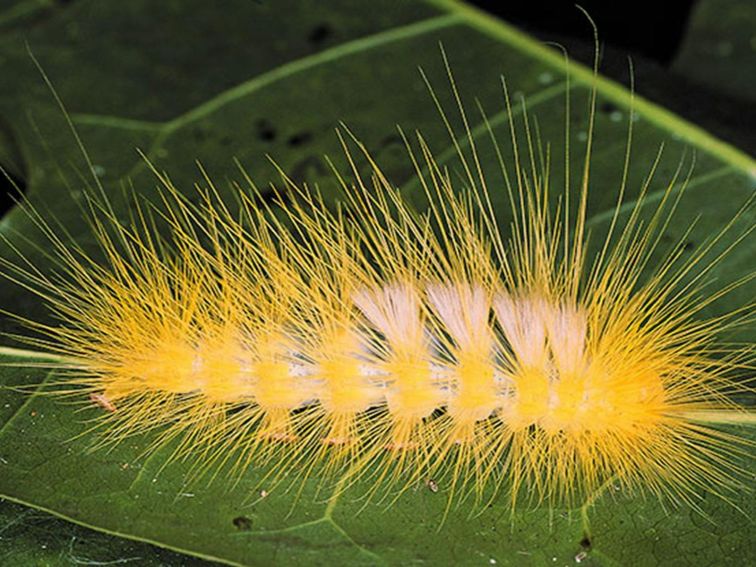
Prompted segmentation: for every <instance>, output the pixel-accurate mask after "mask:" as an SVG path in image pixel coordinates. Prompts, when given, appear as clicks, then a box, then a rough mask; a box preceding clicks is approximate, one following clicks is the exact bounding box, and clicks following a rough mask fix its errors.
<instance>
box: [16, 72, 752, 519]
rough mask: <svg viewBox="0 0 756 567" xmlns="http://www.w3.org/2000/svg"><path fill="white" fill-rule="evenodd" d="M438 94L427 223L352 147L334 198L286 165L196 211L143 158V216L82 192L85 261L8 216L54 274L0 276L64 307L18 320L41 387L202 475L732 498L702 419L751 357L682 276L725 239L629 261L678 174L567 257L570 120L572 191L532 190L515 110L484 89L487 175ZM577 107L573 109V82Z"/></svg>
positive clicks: (582, 224) (425, 182)
mask: <svg viewBox="0 0 756 567" xmlns="http://www.w3.org/2000/svg"><path fill="white" fill-rule="evenodd" d="M452 89H453V90H454V94H455V96H456V97H457V101H458V103H459V112H460V115H461V118H462V121H463V123H464V125H465V129H466V134H467V146H468V151H467V152H465V151H463V150H462V148H461V147H460V146H459V145H457V151H458V153H459V157H460V163H461V170H460V171H458V172H451V171H448V170H445V169H443V168H441V167H440V166H439V165H438V164H437V162H436V161H435V160H434V157H433V155H432V152H431V151H430V149H429V147H428V145H427V144H426V143H425V140H424V139H423V138H422V136H420V135H418V138H417V142H416V144H417V146H418V147H419V150H415V151H414V152H413V150H412V149H411V148H412V145H413V144H412V143H411V142H410V141H409V140H408V139H407V138H405V142H406V143H407V147H408V149H410V158H411V159H412V162H413V163H414V165H415V168H416V171H417V179H418V182H419V184H420V186H421V187H422V188H423V192H424V195H425V197H426V199H427V201H428V203H429V206H428V209H427V211H426V212H424V213H420V212H417V211H416V210H415V209H414V208H413V207H412V206H410V205H409V204H408V202H407V200H406V199H405V197H404V196H403V195H402V194H401V192H400V191H399V190H398V189H396V188H395V187H394V186H393V185H392V183H391V181H390V180H389V179H387V178H386V176H385V175H384V174H383V173H382V172H381V169H380V167H379V165H378V164H377V163H375V162H374V161H373V160H372V158H371V157H370V153H369V152H368V150H367V149H366V148H364V147H363V146H362V145H361V144H360V143H359V142H358V141H357V140H356V139H355V138H354V137H353V136H351V135H347V136H343V137H342V145H343V147H344V150H345V152H346V156H347V158H348V161H349V163H350V164H351V167H350V169H349V171H345V172H337V173H336V178H337V179H338V182H339V184H340V186H341V189H342V199H343V202H342V203H341V205H340V206H338V207H333V206H329V205H328V204H327V203H325V201H324V200H323V198H322V197H320V196H319V194H318V193H317V191H314V190H312V189H310V188H307V187H306V186H297V185H296V184H295V183H294V182H292V181H291V180H289V179H288V178H285V187H284V188H283V189H281V190H280V192H279V194H278V195H279V196H278V199H277V201H276V206H275V207H272V206H267V205H265V204H261V200H260V199H258V198H257V197H258V195H257V193H256V190H255V189H254V188H253V189H252V190H250V192H248V193H244V192H243V193H240V195H239V203H238V207H236V206H235V207H231V206H229V205H227V204H226V203H225V202H224V200H223V199H222V198H221V197H220V196H219V193H218V192H217V190H216V189H215V187H214V186H213V185H212V183H211V182H210V181H209V180H206V187H205V188H203V189H198V191H197V197H198V198H199V204H195V203H193V202H192V201H191V200H189V199H187V198H186V197H184V196H183V195H182V193H181V192H180V191H179V190H178V189H177V188H176V187H174V186H173V185H172V184H171V182H170V180H169V178H168V177H167V176H166V175H164V174H162V173H160V172H158V171H155V174H156V176H157V178H158V179H159V181H160V184H161V187H162V189H161V193H160V195H161V201H162V202H161V203H160V205H162V206H161V207H159V212H157V213H156V212H155V210H157V209H153V208H152V207H151V206H148V207H145V206H144V205H143V204H140V203H139V202H138V201H136V202H135V205H134V209H133V213H132V216H131V218H130V219H129V220H128V221H127V222H122V221H121V220H119V219H118V218H117V215H116V214H115V213H114V212H113V210H112V209H111V208H110V207H109V204H108V202H107V199H104V198H102V197H99V196H91V197H89V200H88V210H89V220H90V223H91V227H92V231H93V234H94V235H95V237H96V239H97V241H98V244H99V249H100V251H101V253H102V256H103V258H104V261H103V262H99V263H98V262H94V261H93V260H92V259H91V258H90V257H89V256H87V255H86V254H83V253H81V251H79V250H77V249H75V248H74V249H71V247H70V245H69V244H68V243H66V242H64V241H63V240H62V239H61V238H59V237H58V236H56V234H55V233H54V231H53V230H52V228H51V226H50V225H49V224H47V223H46V221H45V220H44V219H43V218H42V216H41V215H39V214H38V213H37V212H35V211H34V210H32V209H30V210H29V211H28V212H29V214H30V215H31V217H32V218H33V219H35V221H36V222H37V224H38V226H39V227H40V228H42V230H43V231H44V232H45V233H46V234H47V236H48V238H49V240H50V243H51V246H52V250H53V252H52V257H53V258H54V261H55V264H56V271H55V274H54V275H49V274H46V273H42V272H41V271H39V270H36V269H35V268H34V266H30V265H28V264H27V263H25V262H24V258H23V257H20V258H10V259H8V258H6V259H3V260H2V267H3V275H4V276H5V277H6V278H9V279H11V280H13V281H16V282H18V283H20V284H21V285H24V286H27V287H29V288H31V289H33V290H34V291H36V292H37V293H38V294H39V295H40V296H41V297H42V298H43V299H44V300H45V301H46V302H47V304H48V305H49V307H50V308H51V310H52V311H53V313H54V314H55V316H56V317H57V318H58V319H59V320H60V321H61V324H60V325H58V326H50V325H43V324H37V325H35V324H34V323H33V322H31V323H30V322H28V321H27V323H28V324H30V325H31V327H32V329H34V330H35V331H36V332H37V335H36V336H35V337H31V338H28V340H29V341H30V342H31V343H32V344H34V345H36V346H42V347H43V348H45V349H46V350H48V351H50V352H53V353H56V354H58V355H59V356H60V359H59V360H60V362H59V363H58V365H57V367H58V368H60V369H61V370H62V371H63V373H62V375H63V378H62V380H61V384H60V388H59V390H60V391H61V392H62V393H67V394H75V395H84V396H85V397H86V396H87V395H88V396H89V399H91V402H92V403H95V404H97V405H98V406H100V407H101V408H102V409H103V412H102V415H101V417H100V419H99V422H98V425H97V428H98V429H99V430H100V432H101V434H102V437H101V439H102V441H103V442H104V443H109V442H119V441H121V440H123V439H124V438H127V437H129V436H131V435H135V434H141V433H144V432H152V434H153V435H154V443H153V448H157V447H161V446H163V445H164V444H166V443H169V442H176V443H177V445H176V449H175V452H174V455H173V457H174V458H188V459H192V460H193V461H195V462H196V463H197V466H198V467H199V469H201V470H203V471H204V470H207V469H208V468H211V467H213V466H218V465H220V464H223V463H227V462H229V461H231V462H233V463H234V466H235V467H236V468H237V469H238V470H244V469H246V468H247V467H250V466H252V467H257V466H261V467H266V468H267V469H268V470H270V472H269V473H268V475H267V476H266V480H267V481H269V482H275V481H277V480H280V479H282V478H284V477H285V476H287V475H289V474H291V473H292V472H293V473H294V475H298V476H300V477H307V476H309V475H311V474H315V473H317V474H318V475H322V476H323V477H324V478H330V479H335V480H338V481H340V482H341V483H342V484H344V485H348V484H349V483H350V482H352V481H355V480H358V479H369V480H371V481H372V485H373V486H374V487H375V488H374V489H373V490H375V491H377V490H379V488H380V487H389V488H391V489H398V491H399V492H401V490H402V489H404V488H406V487H408V486H410V485H412V484H413V483H416V482H418V481H419V480H422V479H434V480H433V482H434V484H435V485H436V486H438V484H436V483H437V482H439V481H442V482H443V485H444V486H447V487H451V488H450V492H451V493H452V494H456V493H468V492H472V493H473V494H474V495H475V496H476V497H477V498H478V499H480V498H482V497H483V495H484V494H489V495H490V494H493V495H496V494H499V493H501V492H502V491H504V492H506V493H507V494H508V495H509V498H511V501H512V504H513V505H514V504H515V503H516V502H517V500H518V499H519V498H521V497H522V496H523V493H525V495H526V498H527V499H528V500H530V501H535V502H542V501H547V502H548V503H549V504H551V505H555V504H564V503H566V504H571V503H575V502H576V501H578V500H579V499H580V498H582V497H584V496H585V495H586V494H589V493H592V492H595V491H596V490H598V489H599V487H600V486H602V485H603V484H604V483H606V482H607V481H609V480H612V481H614V482H615V483H616V484H618V485H619V486H621V487H623V488H624V489H626V490H636V491H643V492H646V493H650V494H652V495H654V496H655V497H658V498H660V499H664V500H667V499H672V500H677V501H684V502H687V503H690V504H692V505H694V506H695V495H696V494H698V493H699V492H701V491H711V492H715V493H717V494H719V495H722V496H726V494H727V492H728V490H731V489H733V488H737V487H738V486H739V484H738V483H739V480H738V479H739V477H740V476H741V474H742V471H741V470H739V469H738V467H737V466H736V465H735V464H733V463H734V461H733V459H732V458H731V457H732V454H734V453H737V452H738V451H744V450H745V449H744V447H745V442H744V441H742V440H741V439H739V438H738V437H736V436H734V435H732V434H728V433H726V432H723V431H721V430H719V429H718V428H716V427H715V426H713V425H712V424H711V423H710V422H711V421H712V420H714V421H716V417H712V416H716V415H717V412H720V411H724V412H731V413H733V414H737V412H738V411H740V410H739V408H738V406H737V405H736V404H735V403H734V402H732V401H731V398H730V395H731V394H733V393H737V392H742V391H752V389H751V388H750V387H749V386H748V385H744V384H743V383H742V382H738V381H736V380H734V379H732V375H733V372H734V371H737V370H738V369H742V368H745V367H747V365H748V362H747V360H748V357H749V352H748V351H747V350H742V349H741V350H723V349H717V347H716V346H715V342H714V341H715V339H716V336H717V334H718V332H720V331H722V330H725V329H727V328H728V327H729V326H731V325H733V324H736V323H742V322H743V316H742V314H741V313H740V312H738V311H736V312H734V313H732V314H731V315H730V316H724V317H718V318H715V319H709V320H703V319H702V318H701V317H700V313H701V311H702V310H703V309H704V308H705V307H707V306H708V305H709V304H710V303H711V302H713V301H714V300H715V299H717V298H718V297H720V296H721V293H720V292H716V293H710V294H708V295H702V289H703V281H704V278H705V276H706V274H707V273H708V271H709V270H710V269H711V267H712V266H713V265H715V263H716V262H717V261H718V260H719V259H721V257H722V254H720V255H718V256H717V258H715V260H714V261H711V260H705V259H706V258H707V257H708V256H707V255H708V254H710V253H711V251H712V250H713V248H714V246H715V245H716V244H718V242H719V241H720V239H721V237H722V236H723V235H724V232H723V233H721V234H720V235H718V236H716V237H714V238H712V239H711V240H710V241H709V242H708V243H707V244H706V245H704V246H702V247H701V248H700V249H699V250H697V251H696V252H695V253H694V254H693V255H692V256H690V257H688V258H686V261H684V262H682V261H681V250H682V249H681V248H680V247H675V248H672V249H671V251H670V252H669V253H668V254H667V255H666V256H665V258H664V260H663V261H661V262H660V263H658V264H656V265H653V266H652V265H650V259H651V255H652V253H653V252H654V251H655V250H656V249H657V247H658V246H659V242H660V235H661V234H663V232H664V230H665V228H666V226H667V225H668V223H669V222H671V218H672V215H673V213H674V209H675V205H676V202H677V201H678V200H679V198H680V196H681V195H682V193H683V190H684V184H685V180H684V179H682V178H681V177H682V176H680V174H679V172H678V175H676V176H675V178H674V179H672V180H670V182H669V184H668V186H667V188H666V191H664V194H663V196H662V198H661V200H660V202H659V203H658V206H657V208H656V209H655V211H654V212H653V213H652V214H650V215H647V214H645V212H644V205H645V202H644V194H645V191H646V188H647V187H648V181H647V182H646V184H645V185H644V188H643V189H642V190H641V197H640V198H639V199H638V200H637V201H636V203H635V205H633V206H632V208H631V210H630V212H629V214H628V215H626V216H624V217H623V216H621V214H620V211H621V208H620V205H621V203H622V194H623V192H624V189H625V188H624V184H625V180H626V177H627V176H626V175H625V176H624V178H623V184H622V187H620V190H619V200H618V204H617V207H616V208H615V211H614V215H613V217H612V221H611V224H610V228H609V231H608V234H607V235H606V240H605V244H604V245H603V246H602V247H600V249H599V251H598V253H597V254H596V255H595V257H589V256H588V253H587V229H586V202H587V192H588V187H589V163H590V152H591V135H592V133H591V132H590V131H589V134H588V136H589V140H588V144H587V148H588V149H587V150H586V162H585V163H586V165H585V171H584V174H583V181H582V183H581V186H580V187H579V189H578V190H577V191H574V190H573V189H571V188H570V187H569V186H567V185H566V186H565V187H564V188H563V191H561V192H560V194H559V195H554V192H553V191H552V189H551V187H550V182H549V175H548V157H546V158H545V159H544V155H547V153H546V152H545V151H544V149H543V148H541V147H540V146H539V144H538V143H537V142H535V141H534V140H533V138H532V137H531V124H530V121H529V119H528V117H527V114H525V118H524V121H523V125H524V131H525V135H526V140H527V148H528V151H527V154H526V155H520V154H519V153H518V151H517V148H518V132H517V129H516V128H515V123H516V120H515V117H514V115H513V113H512V106H511V103H510V101H509V98H508V95H506V90H505V95H506V97H505V98H506V102H505V104H506V107H507V109H508V111H509V122H510V124H511V125H512V127H511V137H512V147H513V152H512V155H511V156H509V157H508V158H507V159H505V158H504V157H503V155H502V150H501V149H500V145H499V144H498V143H497V141H496V140H495V139H493V136H492V143H493V145H494V148H496V151H497V152H498V155H499V158H500V160H501V174H502V175H501V177H500V178H499V179H495V180H494V179H491V178H490V177H487V176H486V175H484V174H483V171H482V168H481V166H480V162H479V157H478V155H479V152H478V146H477V144H478V142H477V141H476V140H475V138H474V137H473V136H472V135H471V132H470V129H469V127H468V126H467V124H468V122H467V118H466V115H465V113H464V110H463V106H462V103H461V101H460V100H459V96H458V95H457V93H456V89H455V88H454V85H453V82H452ZM591 105H592V106H591V116H593V112H594V107H595V94H594V97H593V98H592V100H591ZM444 119H445V120H446V118H445V115H444ZM520 135H521V134H520ZM628 156H629V153H628ZM357 158H360V159H362V160H364V161H366V162H367V163H368V164H369V170H370V171H369V173H368V174H367V175H366V174H365V173H364V171H362V169H361V168H360V167H358V166H357V165H356V163H357ZM627 167H628V166H627V161H625V164H624V169H625V172H626V171H627ZM495 191H496V192H505V193H506V195H507V198H508V202H509V206H510V208H511V219H512V220H511V222H510V223H509V224H508V226H501V225H500V221H499V218H500V215H499V214H498V211H496V210H494V207H493V205H492V204H491V199H490V196H491V194H492V193H493V192H495ZM571 193H575V194H574V195H573V194H571ZM555 197H556V199H555ZM555 201H558V204H556V205H555ZM747 206H748V204H747V205H746V207H747ZM744 210H745V209H744ZM505 229H509V232H510V233H511V236H510V237H509V238H508V239H507V238H505V237H504V236H502V234H504V233H506V230H505ZM748 232H749V231H746V232H745V233H743V234H741V235H739V236H738V238H736V241H739V240H742V239H744V238H745V237H746V236H747V234H748ZM726 291H728V290H725V292H726ZM722 293H723V292H722ZM488 497H493V496H488Z"/></svg>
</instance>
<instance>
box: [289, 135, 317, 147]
mask: <svg viewBox="0 0 756 567" xmlns="http://www.w3.org/2000/svg"><path fill="white" fill-rule="evenodd" d="M310 140H312V133H311V132H299V133H298V134H294V135H293V136H291V137H290V138H289V139H288V140H287V141H286V143H287V144H289V145H290V146H291V147H292V148H296V147H299V146H302V145H304V144H306V143H307V142H309V141H310Z"/></svg>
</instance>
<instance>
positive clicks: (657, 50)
mask: <svg viewBox="0 0 756 567" xmlns="http://www.w3.org/2000/svg"><path fill="white" fill-rule="evenodd" d="M468 3H469V4H473V5H475V6H477V7H478V8H480V9H482V10H485V11H487V12H489V13H491V14H493V15H495V16H497V17H499V18H501V19H503V20H506V21H508V22H510V23H512V24H514V25H516V26H517V27H518V28H520V29H522V30H524V31H527V32H528V33H530V34H531V35H533V36H535V37H537V38H538V39H540V40H542V41H549V42H554V43H558V44H560V45H562V46H563V47H565V48H566V49H567V51H568V53H569V54H570V56H571V57H573V58H575V59H578V60H580V61H582V62H583V63H586V64H588V65H591V64H592V62H593V43H592V37H593V30H592V28H591V24H590V22H589V21H588V19H587V18H586V16H585V14H584V13H583V12H582V11H581V10H580V9H578V8H577V4H579V5H580V6H581V7H582V8H583V9H584V10H585V11H586V12H587V13H588V14H590V16H591V18H592V19H593V21H594V22H595V24H596V27H597V28H598V33H599V40H600V43H601V68H600V73H601V74H603V75H605V76H607V77H610V78H612V79H614V80H615V81H618V82H620V83H623V84H625V85H628V84H629V64H628V57H630V58H632V62H633V67H634V76H635V85H636V92H638V93H639V94H640V95H642V96H644V97H646V98H648V99H650V100H652V101H654V102H656V103H658V104H660V105H661V106H664V107H666V108H668V109H669V110H672V111H673V112H675V113H676V114H679V115H680V116H682V117H684V118H686V119H687V120H689V121H690V122H693V123H694V124H697V125H698V126H700V127H702V128H703V129H704V130H708V131H709V132H711V133H712V134H714V135H715V136H717V137H719V138H721V139H723V140H725V141H728V142H730V143H731V144H733V145H735V146H738V147H739V148H741V149H742V150H744V151H745V152H747V153H749V154H751V155H753V154H756V136H754V135H753V132H754V129H756V112H754V109H753V106H754V105H753V102H752V101H748V100H747V99H746V98H745V97H744V98H743V99H739V98H737V97H733V96H732V95H731V94H727V93H725V92H722V91H721V90H718V89H714V88H711V87H709V86H706V85H704V84H702V83H700V82H697V81H695V80H691V79H690V78H689V77H686V76H684V75H682V74H680V73H676V72H674V71H673V70H672V69H671V64H672V62H673V61H674V58H675V56H676V55H677V54H678V52H679V50H680V48H681V45H682V42H683V40H684V37H685V33H686V30H687V29H688V25H689V23H690V18H691V14H692V12H693V10H694V9H695V8H696V6H697V4H698V2H697V0H657V1H655V2H648V1H645V2H644V1H640V2H637V1H636V2H623V1H618V2H612V1H607V0H579V1H578V2H577V3H576V2H575V1H574V0H499V1H496V0H468ZM725 4H729V2H726V1H724V0H723V1H722V5H723V6H724V5H725ZM754 33H755V34H756V31H754ZM752 41H753V40H752ZM751 63H752V65H750V67H749V68H746V69H743V70H742V71H743V73H750V74H751V75H752V76H756V53H755V54H754V55H753V58H752V61H751ZM754 80H755V81H756V79H754Z"/></svg>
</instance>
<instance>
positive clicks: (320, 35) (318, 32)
mask: <svg viewBox="0 0 756 567" xmlns="http://www.w3.org/2000/svg"><path fill="white" fill-rule="evenodd" d="M332 35H333V28H331V26H330V25H328V24H327V23H325V22H323V23H321V24H318V25H317V26H315V27H314V28H312V30H310V33H309V34H308V35H307V41H309V42H310V43H311V44H312V45H320V44H321V43H323V42H324V41H325V40H327V39H328V38H329V37H331V36H332Z"/></svg>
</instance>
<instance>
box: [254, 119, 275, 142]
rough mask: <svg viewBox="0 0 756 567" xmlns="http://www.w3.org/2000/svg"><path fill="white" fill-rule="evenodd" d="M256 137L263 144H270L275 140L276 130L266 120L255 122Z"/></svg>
mask: <svg viewBox="0 0 756 567" xmlns="http://www.w3.org/2000/svg"><path fill="white" fill-rule="evenodd" d="M256 126H257V137H258V138H259V139H260V140H262V141H263V142H272V141H273V140H275V139H276V129H275V128H274V127H273V125H272V124H271V123H270V122H268V121H267V120H258V121H257V125H256Z"/></svg>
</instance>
